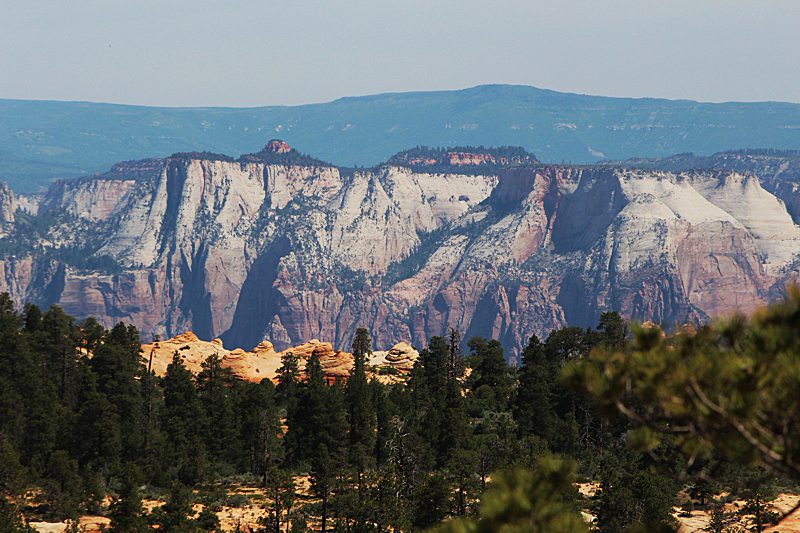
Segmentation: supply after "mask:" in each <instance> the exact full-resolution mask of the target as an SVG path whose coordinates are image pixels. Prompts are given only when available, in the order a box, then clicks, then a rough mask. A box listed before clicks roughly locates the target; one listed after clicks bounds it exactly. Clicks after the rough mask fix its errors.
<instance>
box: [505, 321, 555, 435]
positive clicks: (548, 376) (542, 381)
mask: <svg viewBox="0 0 800 533" xmlns="http://www.w3.org/2000/svg"><path fill="white" fill-rule="evenodd" d="M521 361H522V367H521V368H520V370H519V373H518V375H519V385H518V387H517V394H516V397H515V402H514V420H515V421H516V422H517V427H518V431H519V435H520V436H521V437H524V436H526V435H537V436H539V437H542V438H543V439H545V440H546V441H550V442H555V441H556V440H557V439H556V437H555V432H556V431H558V428H559V425H560V424H559V420H558V417H557V415H556V413H555V410H554V409H553V406H552V395H553V387H554V385H555V380H556V377H557V372H558V369H557V367H556V366H555V365H553V364H551V363H550V362H549V361H548V360H547V359H546V357H545V353H544V345H543V344H542V343H541V342H539V338H538V337H537V336H536V335H533V336H532V337H531V339H530V342H528V345H527V346H526V347H525V349H524V350H522V356H521Z"/></svg>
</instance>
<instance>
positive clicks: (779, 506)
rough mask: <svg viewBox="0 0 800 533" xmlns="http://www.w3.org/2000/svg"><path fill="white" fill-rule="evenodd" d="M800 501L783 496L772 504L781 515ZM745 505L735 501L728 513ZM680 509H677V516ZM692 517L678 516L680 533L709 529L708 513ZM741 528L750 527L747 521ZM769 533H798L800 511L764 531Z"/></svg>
mask: <svg viewBox="0 0 800 533" xmlns="http://www.w3.org/2000/svg"><path fill="white" fill-rule="evenodd" d="M798 501H800V495H797V494H781V495H780V496H778V497H777V498H776V499H775V500H774V501H773V502H772V510H773V511H777V512H779V513H786V512H788V511H790V510H791V509H792V508H793V507H794V506H795V505H797V502H798ZM743 505H744V502H743V501H735V502H733V503H729V504H727V505H726V506H725V510H726V511H737V510H739V509H741V508H742V506H743ZM679 512H680V509H678V508H676V516H677V514H678V513H679ZM691 515H692V516H691V517H681V516H677V518H678V521H679V522H680V523H681V527H680V529H679V530H678V532H679V533H695V532H702V531H704V528H706V527H708V523H709V521H710V517H709V515H708V513H707V512H706V511H692V512H691ZM739 524H740V525H741V526H749V525H750V524H749V523H748V522H747V521H746V520H741V521H739ZM764 531H765V532H767V533H796V532H798V531H800V511H795V512H794V513H792V514H791V515H789V516H788V517H786V519H784V520H783V521H782V522H781V523H780V524H778V525H777V526H775V527H771V528H768V529H765V530H764Z"/></svg>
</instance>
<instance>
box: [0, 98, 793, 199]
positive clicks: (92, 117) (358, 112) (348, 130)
mask: <svg viewBox="0 0 800 533" xmlns="http://www.w3.org/2000/svg"><path fill="white" fill-rule="evenodd" d="M270 137H280V138H282V139H285V140H286V141H287V142H288V143H289V144H290V145H292V146H294V147H296V148H298V149H299V150H300V151H302V152H304V153H311V154H314V156H315V157H318V158H320V159H321V160H324V161H330V162H332V163H334V164H336V165H338V166H344V167H352V166H356V165H358V166H373V165H375V164H377V163H379V162H382V161H386V160H387V159H388V158H389V157H390V156H391V155H392V154H395V153H397V152H399V151H401V150H405V149H407V148H408V147H409V146H417V145H427V146H441V147H445V148H447V147H454V146H459V145H472V146H478V145H494V146H500V145H509V146H521V147H523V148H525V149H526V150H527V151H529V152H531V153H533V154H536V156H537V157H538V158H539V159H540V160H541V161H543V162H549V163H552V162H562V161H563V162H572V163H581V164H589V163H595V162H598V161H601V160H604V159H628V158H630V157H666V156H669V155H672V154H675V153H681V152H694V153H696V154H699V155H710V154H713V153H715V152H719V151H722V150H728V149H731V148H746V147H748V146H750V147H770V148H776V149H800V105H799V104H791V103H780V102H760V103H736V102H730V103H722V104H709V103H698V102H693V101H689V100H661V99H652V98H639V99H633V98H609V97H600V96H586V95H577V94H568V93H559V92H555V91H549V90H544V89H537V88H534V87H526V86H510V85H484V86H479V87H474V88H471V89H464V90H459V91H437V92H413V93H394V94H380V95H373V96H362V97H348V98H342V99H339V100H335V101H333V102H328V103H322V104H309V105H302V106H292V107H288V106H270V107H257V108H156V107H143V106H126V105H116V104H93V103H85V102H49V101H24V100H0V180H5V181H7V182H8V183H9V185H10V186H11V187H12V188H13V189H15V190H17V191H21V192H32V191H34V190H36V189H37V188H39V187H46V186H47V185H48V184H49V182H50V181H51V179H52V178H54V177H62V178H64V177H77V176H81V175H86V174H93V173H95V172H103V171H104V170H105V169H107V168H109V167H110V166H111V165H112V164H114V163H116V162H118V161H125V160H134V159H143V158H152V157H167V156H168V155H170V154H172V153H175V152H186V151H200V152H202V151H208V152H214V153H224V154H230V155H232V156H238V155H239V154H242V153H246V152H249V151H250V150H251V149H252V146H257V145H260V144H262V143H263V142H264V141H263V139H264V138H270Z"/></svg>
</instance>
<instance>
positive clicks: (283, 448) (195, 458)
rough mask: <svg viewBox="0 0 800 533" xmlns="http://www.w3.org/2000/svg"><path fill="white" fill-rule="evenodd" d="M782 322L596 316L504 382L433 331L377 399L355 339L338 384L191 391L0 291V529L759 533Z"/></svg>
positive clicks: (790, 352) (775, 450) (127, 339)
mask: <svg viewBox="0 0 800 533" xmlns="http://www.w3.org/2000/svg"><path fill="white" fill-rule="evenodd" d="M798 309H800V293H797V292H793V293H792V294H791V297H790V298H789V299H788V300H787V301H786V302H784V303H783V304H780V305H776V306H774V307H773V308H771V309H770V310H768V311H763V312H760V314H757V315H756V316H755V317H754V318H753V320H752V321H751V322H748V321H747V320H745V319H744V318H737V319H733V320H731V321H730V322H726V323H723V324H720V325H715V326H709V327H706V328H703V329H701V330H700V331H698V332H686V331H683V330H681V331H679V332H678V333H676V334H675V335H674V336H666V337H665V336H663V334H662V333H661V330H660V329H658V328H657V327H654V326H653V327H650V328H642V327H638V326H637V327H633V328H632V329H633V331H634V333H633V335H632V336H631V334H630V333H629V331H628V324H627V323H626V322H624V321H623V320H622V319H621V318H620V316H619V315H618V314H616V313H613V312H609V313H604V314H603V315H602V316H601V318H600V322H599V324H598V325H597V328H596V329H592V328H589V329H582V328H577V327H566V328H562V329H560V330H557V331H553V332H552V333H551V334H550V335H549V336H548V337H547V338H546V339H545V340H543V341H540V340H539V339H538V338H537V337H535V336H534V337H532V338H531V339H530V342H529V343H528V344H527V346H526V347H525V349H524V350H523V352H522V354H521V358H520V360H521V365H520V366H519V368H514V367H510V366H508V365H507V363H506V360H505V358H504V354H503V348H502V346H501V344H500V343H499V342H498V341H495V340H489V341H487V340H485V339H481V338H472V339H469V340H468V341H467V342H466V343H462V339H461V337H460V335H459V333H458V331H456V330H454V329H450V330H449V335H448V337H447V338H442V337H433V338H431V339H430V340H429V343H428V347H427V349H424V350H422V351H421V352H420V358H419V361H418V363H417V364H416V365H415V366H414V368H413V370H412V371H411V372H410V373H409V375H408V376H407V377H404V378H403V379H400V380H399V381H398V382H396V383H393V384H389V385H384V384H381V383H380V382H379V381H378V380H377V379H372V380H368V379H367V368H366V360H367V356H368V354H369V353H370V352H371V340H370V337H369V333H368V331H367V330H366V329H363V328H359V329H358V330H357V332H356V335H355V337H354V338H353V341H352V351H353V355H354V360H355V364H354V368H353V370H352V372H351V374H350V376H349V377H348V378H347V379H346V380H344V379H343V380H329V379H326V376H325V374H324V372H323V371H322V367H321V365H320V363H319V360H318V359H317V358H315V357H311V359H310V360H309V361H308V363H307V364H306V366H305V369H304V371H303V372H301V371H300V370H299V366H298V364H297V359H296V357H294V356H293V355H291V354H288V353H287V354H285V355H284V357H283V361H282V367H281V368H280V371H279V375H278V378H277V380H276V381H277V384H273V382H272V381H270V380H268V379H264V380H262V381H261V382H260V383H252V382H247V381H242V380H237V379H235V378H233V376H232V375H231V373H230V372H229V371H228V370H227V369H225V368H223V367H221V366H220V360H219V358H218V357H214V356H212V357H209V358H208V359H207V360H206V361H205V362H204V363H203V366H202V371H200V372H199V373H198V374H197V375H196V376H195V375H193V374H192V373H191V372H190V371H189V370H187V369H186V368H185V367H184V366H183V364H182V361H181V357H180V356H179V355H178V354H177V352H176V354H175V356H174V357H173V361H172V364H170V365H169V367H168V368H167V372H166V374H165V375H164V377H163V378H158V377H156V376H155V374H154V373H152V371H148V368H147V363H148V360H147V358H146V356H147V354H146V353H142V352H141V344H140V341H139V334H138V332H137V330H136V328H135V327H133V326H127V325H125V324H123V323H119V324H117V325H116V326H114V327H113V328H112V329H111V330H110V331H106V330H105V329H104V328H103V327H101V326H100V325H99V324H98V323H97V322H96V321H95V320H94V319H87V320H85V321H83V322H76V321H75V320H74V319H73V318H71V317H69V316H67V315H66V314H65V313H64V312H63V311H62V310H61V309H60V308H58V307H56V306H53V307H51V308H50V309H48V310H47V311H45V312H41V310H40V309H39V308H38V307H36V306H35V305H30V304H29V305H26V306H25V307H24V311H23V312H22V313H19V312H17V311H16V310H15V307H14V304H13V302H12V301H11V300H10V298H9V297H8V295H7V294H4V295H2V296H0V491H2V494H1V495H2V500H0V505H2V509H0V511H2V513H1V514H0V530H2V531H4V532H5V531H24V530H26V527H27V526H26V524H30V523H33V522H40V521H58V520H75V519H77V518H78V517H79V516H81V515H87V514H91V515H105V516H106V517H107V518H108V525H109V527H110V529H111V530H112V531H116V532H126V533H129V532H139V531H148V530H151V529H156V528H157V529H158V530H159V531H180V532H184V531H200V530H204V531H213V530H223V529H225V530H232V529H235V530H240V531H244V530H247V529H248V528H249V529H264V530H269V531H281V530H283V529H285V530H287V531H305V530H308V529H313V530H315V531H320V530H321V531H328V530H334V531H376V532H377V531H419V530H424V529H428V528H433V527H441V528H442V530H444V531H498V530H503V531H531V530H534V531H536V530H539V531H565V532H566V531H583V530H586V529H587V528H589V527H591V528H596V529H597V530H599V531H602V532H614V531H622V530H624V529H625V528H627V527H629V526H638V527H644V528H647V529H646V530H649V531H656V530H661V529H664V530H668V529H669V528H671V527H673V526H674V525H675V524H676V522H675V518H674V510H673V506H674V505H678V504H679V503H682V504H683V507H684V514H685V513H690V514H691V511H692V508H694V509H700V508H703V509H706V510H707V511H708V513H709V516H710V521H709V522H708V527H709V528H717V529H709V531H725V530H726V529H725V528H727V527H730V526H731V525H732V524H733V523H734V522H736V521H737V520H738V521H743V520H749V521H751V522H752V524H754V525H755V527H756V528H757V529H759V530H761V529H763V527H765V526H766V525H767V524H768V523H769V522H770V521H773V520H775V515H774V513H772V512H771V510H770V507H769V503H768V502H769V500H770V498H772V497H774V495H775V492H776V489H777V486H776V480H778V479H780V483H781V484H782V488H783V489H784V490H785V489H786V487H789V488H791V487H793V486H794V485H793V483H794V481H792V480H796V479H797V478H798V476H800V473H798V471H797V468H796V466H795V453H794V449H795V448H796V447H797V446H798V442H800V439H798V438H797V436H796V434H795V432H796V431H797V430H795V429H792V428H794V427H797V425H796V424H795V423H794V422H796V421H795V420H794V417H795V416H796V415H795V414H794V413H797V412H800V411H799V410H798V409H795V408H794V404H795V403H796V401H797V400H796V399H793V398H794V396H796V394H795V393H794V391H796V390H797V385H798V383H796V381H797V380H798V378H797V376H798V375H800V373H799V372H797V368H798V365H797V363H796V361H795V360H796V358H797V353H798V351H797V348H798V338H797V331H800V330H799V329H798V328H797V324H796V321H797V320H798V318H797V317H800V311H798ZM462 346H464V347H465V348H466V349H467V351H466V353H462V351H461V349H462ZM590 354H591V355H590ZM659 361H663V362H664V364H662V365H661V366H659ZM565 365H566V367H567V368H568V369H569V370H566V371H565V372H562V368H563V367H564V366H565ZM562 373H564V374H565V376H564V378H561V377H560V374H562ZM561 379H566V383H569V385H570V386H573V387H575V388H567V387H566V386H565V385H563V384H562V381H561ZM687 380H688V381H687ZM687 382H688V383H690V384H692V387H689V388H687V387H685V383H687ZM695 385H696V387H695ZM791 387H794V388H791ZM584 390H585V391H587V392H582V391H584ZM680 391H688V392H685V394H688V396H687V397H686V398H682V397H681V394H682V393H681V392H680ZM704 391H705V394H703V392H704ZM789 391H791V392H789ZM712 392H713V394H712ZM768 392H769V394H767V393H768ZM590 394H591V395H590ZM704 398H705V399H704ZM770 398H774V400H772V399H770ZM706 401H708V402H709V404H706ZM781 405H782V406H783V408H779V406H781ZM598 407H599V408H600V409H598ZM612 411H622V412H623V413H624V414H627V415H628V417H612V418H603V417H602V416H601V414H600V413H601V412H602V413H605V414H609V413H611V412H612ZM640 426H644V427H646V428H648V429H647V430H646V431H645V430H641V429H637V428H638V427H640ZM781 428H789V429H788V430H784V431H783V432H781ZM632 430H633V431H632ZM657 435H661V437H659V438H657ZM762 467H765V468H766V469H768V470H764V469H763V468H762ZM765 472H773V473H777V474H781V475H782V476H784V477H782V478H776V477H774V476H773V475H771V474H770V475H765V474H764V473H765ZM576 475H577V479H580V480H582V481H584V482H585V483H582V484H581V485H580V487H581V490H580V491H579V490H578V486H577V485H575V484H573V483H572V481H573V480H574V479H575V476H576ZM587 489H588V490H587ZM723 492H727V493H728V496H727V498H728V499H730V500H732V499H735V498H737V497H738V498H742V499H743V500H745V502H746V503H747V505H746V506H744V507H742V508H741V512H740V513H739V515H737V516H733V515H732V514H731V513H730V505H729V506H727V507H726V506H725V502H724V501H721V500H719V499H717V496H718V495H720V494H721V493H723ZM143 501H144V502H145V503H143ZM164 502H166V503H164ZM162 503H163V505H161V504H162ZM581 511H583V512H584V513H585V515H584V516H585V517H591V520H592V522H591V524H589V525H587V523H585V521H584V520H583V519H582V518H581V514H580V512H581ZM237 513H238V514H237ZM231 517H234V518H235V520H231ZM742 523H744V522H742ZM440 524H441V525H440ZM715 524H716V525H715ZM74 527H77V525H75V526H74ZM659 528H661V529H659Z"/></svg>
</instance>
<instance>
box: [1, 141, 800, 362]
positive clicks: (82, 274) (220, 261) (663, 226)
mask: <svg viewBox="0 0 800 533" xmlns="http://www.w3.org/2000/svg"><path fill="white" fill-rule="evenodd" d="M293 154H295V155H296V156H297V157H294V156H293ZM452 154H455V155H450V154H449V153H448V154H446V156H444V157H443V156H442V155H441V154H433V155H430V156H426V155H425V154H422V155H419V154H417V155H415V156H414V158H413V159H409V158H406V160H405V164H404V162H403V160H402V158H401V159H394V160H390V162H389V163H386V164H382V165H378V166H376V167H374V168H371V169H358V168H356V169H345V168H339V167H335V166H332V165H327V164H324V163H322V162H320V161H317V160H313V159H311V158H305V159H304V158H303V157H299V155H297V154H296V151H294V150H291V148H290V147H289V146H288V145H286V144H285V143H282V142H271V143H269V144H267V146H266V147H265V149H264V150H262V151H261V152H258V153H256V154H253V155H251V156H248V157H242V158H240V159H239V160H238V161H233V160H232V158H225V157H222V156H220V157H216V156H214V155H213V154H207V153H206V154H205V155H203V154H199V155H198V154H195V155H191V154H190V155H186V154H183V155H182V154H175V156H173V157H170V158H166V159H163V160H150V162H143V163H142V164H141V165H137V164H136V163H127V164H125V165H120V166H116V167H115V168H116V170H114V169H112V170H114V172H110V173H108V174H103V175H99V176H92V177H88V178H82V179H72V180H61V181H56V182H54V183H53V185H52V186H51V187H50V189H49V190H48V192H47V193H45V194H44V195H39V196H19V195H15V194H14V193H13V192H12V191H11V190H10V189H8V187H5V188H0V226H2V227H1V228H0V230H1V231H0V246H1V247H2V248H1V249H2V250H3V255H2V260H0V290H2V291H7V292H9V293H10V295H11V297H12V298H13V299H14V301H15V302H17V304H18V305H20V306H21V305H22V304H24V303H25V302H28V301H30V302H34V303H37V304H38V305H40V306H49V305H52V304H55V305H59V306H61V307H62V308H63V309H64V310H65V311H66V312H67V313H68V314H70V315H72V316H75V317H77V318H78V319H83V318H86V317H89V316H93V317H95V318H97V319H98V320H99V321H100V322H101V323H102V324H104V325H105V326H106V327H109V326H111V325H113V324H114V323H116V322H119V321H124V322H129V323H132V324H134V325H136V327H137V328H138V329H139V330H140V332H141V335H142V338H143V340H144V341H150V340H152V339H153V338H154V336H155V335H159V336H160V337H161V338H171V337H174V336H176V335H179V334H183V333H184V332H187V331H192V332H194V334H196V336H197V337H199V338H200V339H207V340H208V341H210V340H211V339H220V340H219V343H220V346H221V345H222V343H224V345H225V346H227V347H229V348H231V349H232V348H242V349H243V350H253V349H254V348H255V351H256V352H257V351H258V348H257V347H258V346H262V347H264V346H266V345H265V344H264V342H266V343H269V344H270V345H271V348H270V349H271V350H273V352H275V353H279V352H282V351H284V350H287V349H289V348H292V347H296V346H299V345H301V344H303V343H305V342H307V341H308V340H309V339H321V340H322V341H324V342H327V343H330V347H331V350H332V351H333V353H335V352H336V351H337V350H348V349H349V346H350V342H351V340H352V338H353V335H354V334H355V330H356V328H358V327H365V328H367V329H368V330H369V332H370V335H371V337H372V339H373V347H374V348H376V349H382V350H389V349H390V348H392V347H393V346H395V344H397V343H398V342H401V341H404V342H407V343H409V344H410V345H413V346H414V347H416V348H418V349H422V348H423V347H425V346H426V344H427V340H428V339H429V338H430V337H431V336H434V335H443V334H445V332H446V331H447V328H448V327H452V328H455V329H457V330H459V331H460V332H461V334H462V337H463V338H465V339H469V338H471V337H473V336H481V337H485V338H494V339H498V340H500V341H501V342H502V344H503V346H504V348H505V349H506V357H507V358H508V359H509V360H510V361H512V362H514V361H515V360H516V358H517V357H518V355H519V353H520V350H521V349H522V348H523V347H524V346H525V345H526V344H527V342H528V339H529V338H530V336H531V335H534V334H535V335H538V336H540V337H543V336H546V335H547V334H548V333H549V332H550V331H551V330H552V329H557V328H561V327H563V326H565V325H577V326H581V327H589V326H595V325H596V324H597V319H598V317H599V315H600V314H601V313H602V312H604V311H618V312H620V314H622V315H623V316H624V317H625V318H629V319H633V320H638V321H645V320H649V321H652V322H655V323H663V324H667V325H679V324H685V323H695V322H703V321H706V320H709V319H710V318H713V317H717V316H724V315H727V314H730V313H734V312H750V311H752V310H753V309H755V308H756V307H759V306H762V305H765V304H767V303H769V302H770V301H771V300H772V299H774V298H776V297H777V296H779V295H780V294H781V291H782V290H783V287H784V286H785V284H786V283H788V282H791V281H794V280H795V279H797V278H798V267H799V266H800V263H798V257H797V254H798V252H800V228H798V226H797V225H796V217H797V208H796V206H798V205H800V200H799V199H798V197H797V189H798V187H797V183H796V181H794V174H792V173H791V172H788V171H786V169H791V168H794V167H792V166H791V165H790V164H789V163H787V162H783V163H781V162H780V161H777V162H776V161H772V160H770V162H769V164H767V163H765V162H763V161H762V162H760V163H759V164H757V165H750V166H749V167H747V168H746V169H736V168H733V169H731V168H728V169H726V168H719V167H716V168H708V169H698V168H687V169H679V170H664V169H661V168H654V167H655V166H657V165H656V164H655V163H653V162H652V161H651V162H650V163H648V165H649V167H648V168H645V167H647V165H644V164H642V163H641V162H639V163H635V162H618V163H614V164H606V165H594V166H573V165H544V164H541V163H539V162H538V161H536V159H535V157H533V156H532V155H528V156H524V157H523V158H519V157H517V158H516V159H514V158H510V157H501V156H500V155H498V154H492V153H490V152H487V151H482V152H481V151H475V153H470V152H469V151H467V150H464V149H458V150H453V151H452ZM290 156H292V157H294V159H291V158H290ZM776 157H777V159H780V157H778V156H776ZM282 158H283V159H282ZM740 159H741V158H740ZM392 161H394V162H392ZM409 161H411V162H412V163H413V164H411V163H409ZM489 163H491V164H489ZM426 165H428V166H429V168H428V167H426ZM662 166H663V165H662ZM484 167H485V168H484ZM781 168H783V169H784V172H783V174H781V173H780V172H776V169H781ZM793 217H795V218H794V219H793ZM265 372H266V370H265Z"/></svg>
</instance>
